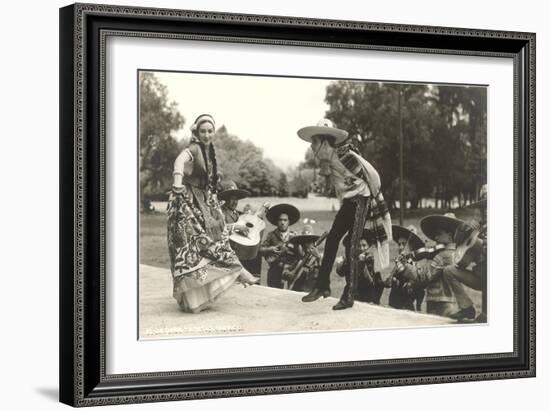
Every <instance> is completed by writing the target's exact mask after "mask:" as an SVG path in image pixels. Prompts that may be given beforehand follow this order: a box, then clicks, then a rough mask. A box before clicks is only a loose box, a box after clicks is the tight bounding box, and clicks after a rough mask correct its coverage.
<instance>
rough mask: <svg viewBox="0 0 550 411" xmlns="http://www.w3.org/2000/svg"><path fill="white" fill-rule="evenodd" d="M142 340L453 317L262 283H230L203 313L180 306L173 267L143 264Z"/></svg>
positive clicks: (343, 327) (436, 322) (431, 322)
mask: <svg viewBox="0 0 550 411" xmlns="http://www.w3.org/2000/svg"><path fill="white" fill-rule="evenodd" d="M139 286H140V288H139V296H140V305H139V315H140V319H139V329H140V338H159V337H176V336H184V337H190V336H197V335H203V336H212V335H229V334H266V333H276V332H297V331H306V332H311V331H331V330H333V331H334V330H350V329H372V328H388V327H412V326H434V325H443V324H449V323H450V320H449V319H446V318H443V317H438V316H433V315H428V314H422V313H414V312H410V311H403V310H395V309H392V308H389V307H382V306H376V305H372V304H367V303H361V302H356V303H355V305H354V307H353V308H352V309H347V310H343V311H334V310H332V306H333V305H334V304H336V302H337V299H336V298H333V297H329V298H326V299H324V300H323V299H321V300H318V301H315V302H313V303H309V304H304V303H302V302H301V300H300V299H301V297H302V295H303V293H298V292H295V291H289V290H279V289H275V288H268V287H264V286H252V287H247V288H244V287H243V286H242V285H240V284H235V285H234V286H232V287H231V288H230V289H229V290H228V291H227V292H226V293H225V294H223V295H222V296H221V297H220V298H219V299H218V301H216V302H215V303H214V304H213V305H212V307H211V308H209V309H208V310H206V311H203V312H201V313H200V314H187V313H184V312H182V311H180V310H179V307H178V305H177V303H176V301H175V300H174V299H173V298H172V280H171V274H170V271H169V270H167V269H163V268H158V267H152V266H148V265H143V264H142V265H140V283H139Z"/></svg>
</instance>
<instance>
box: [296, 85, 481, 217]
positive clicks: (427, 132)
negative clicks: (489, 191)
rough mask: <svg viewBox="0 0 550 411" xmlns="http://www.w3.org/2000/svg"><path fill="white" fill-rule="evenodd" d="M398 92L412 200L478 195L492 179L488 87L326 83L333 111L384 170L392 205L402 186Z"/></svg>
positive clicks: (447, 202)
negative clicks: (488, 147) (489, 175)
mask: <svg viewBox="0 0 550 411" xmlns="http://www.w3.org/2000/svg"><path fill="white" fill-rule="evenodd" d="M399 98H401V105H402V109H401V116H402V129H403V143H404V145H403V157H404V164H403V168H404V175H405V176H406V181H405V189H406V191H407V193H408V195H407V200H409V201H411V206H412V207H416V205H417V204H418V203H419V200H420V199H422V198H423V197H432V196H433V195H436V197H437V198H439V199H440V200H441V202H442V204H443V205H445V206H449V205H450V202H451V200H452V199H453V198H456V197H458V198H459V200H460V199H464V198H466V197H468V196H470V197H471V195H470V194H469V193H472V192H477V189H478V187H479V186H480V185H481V184H482V183H483V182H484V179H485V178H486V177H485V176H486V163H487V153H486V141H487V140H486V135H487V132H486V129H487V122H486V110H487V108H486V100H487V97H486V89H485V88H482V87H465V86H460V87H458V86H434V85H422V84H391V83H381V82H377V83H374V82H371V83H366V82H354V81H336V82H334V83H331V84H330V85H329V86H328V87H327V91H326V97H325V101H326V102H327V104H328V105H329V109H328V111H327V113H326V116H327V117H328V118H330V119H331V120H333V121H334V123H335V124H336V125H337V126H338V127H339V128H342V129H345V130H347V131H348V132H349V133H350V135H351V136H352V138H354V139H355V140H356V142H357V144H358V146H359V147H360V150H361V153H362V155H363V156H364V157H365V158H366V159H367V160H369V161H370V162H371V163H372V164H373V165H374V167H375V168H376V169H377V170H378V172H379V173H380V175H381V179H382V191H383V193H384V196H385V197H386V199H387V202H388V204H389V205H391V204H393V203H394V202H395V200H397V199H398V195H397V194H398V192H399V190H398V189H396V186H395V184H397V187H398V186H399V110H398V106H399V100H398V99H399ZM305 160H306V161H305V163H302V164H308V163H310V160H309V158H307V157H306V159H305ZM396 182H397V183H396ZM407 187H408V188H407Z"/></svg>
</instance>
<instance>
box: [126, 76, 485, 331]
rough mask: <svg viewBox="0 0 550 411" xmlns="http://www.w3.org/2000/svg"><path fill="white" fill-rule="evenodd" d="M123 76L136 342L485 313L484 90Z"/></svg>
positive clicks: (471, 317) (421, 322)
mask: <svg viewBox="0 0 550 411" xmlns="http://www.w3.org/2000/svg"><path fill="white" fill-rule="evenodd" d="M137 81H138V84H137V86H138V107H137V110H138V136H137V138H138V147H139V153H136V156H138V161H139V189H138V193H139V207H140V210H139V213H138V218H139V221H138V226H139V244H138V248H139V251H138V255H139V270H138V271H139V272H138V273H137V276H138V278H137V281H138V294H139V296H138V311H139V318H138V323H139V327H138V329H139V336H138V337H139V338H140V339H157V338H182V337H185V338H188V337H215V336H231V335H254V334H259V335H260V334H273V333H275V334H277V333H312V332H329V331H348V330H349V331H351V330H369V329H387V328H409V327H413V328H418V327H440V326H447V327H449V326H458V325H476V326H477V325H484V324H488V322H489V320H490V315H491V313H490V312H488V309H487V307H488V305H487V295H488V282H487V250H488V239H487V201H488V197H489V191H488V186H487V180H488V178H487V168H488V167H487V152H488V151H487V133H488V127H487V103H488V101H487V99H488V96H487V85H484V84H442V83H433V84H432V83H420V82H402V81H397V80H396V81H387V80H385V81H379V80H376V79H338V78H310V77H290V76H262V75H257V74H254V75H251V74H225V73H201V72H177V71H158V70H155V71H151V70H145V69H142V70H139V71H138V75H137Z"/></svg>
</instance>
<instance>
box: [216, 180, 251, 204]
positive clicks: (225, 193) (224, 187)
mask: <svg viewBox="0 0 550 411" xmlns="http://www.w3.org/2000/svg"><path fill="white" fill-rule="evenodd" d="M220 185H221V188H220V191H219V193H218V198H219V199H220V200H224V201H226V200H227V199H228V198H230V197H237V200H242V199H243V198H246V197H249V196H250V192H249V191H247V190H241V189H239V188H238V187H237V184H235V182H234V181H233V180H227V181H224V182H222V183H221V184H220Z"/></svg>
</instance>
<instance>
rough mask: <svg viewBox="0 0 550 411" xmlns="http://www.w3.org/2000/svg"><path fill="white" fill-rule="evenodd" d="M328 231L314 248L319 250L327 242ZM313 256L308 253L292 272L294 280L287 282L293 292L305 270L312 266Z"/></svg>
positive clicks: (316, 242)
mask: <svg viewBox="0 0 550 411" xmlns="http://www.w3.org/2000/svg"><path fill="white" fill-rule="evenodd" d="M328 233H329V232H328V231H325V232H324V233H323V234H321V236H320V237H319V238H318V239H317V241H315V243H314V244H313V247H314V248H317V247H318V246H320V245H321V244H322V243H323V241H325V239H326V238H327V236H328ZM312 257H313V256H312V254H311V253H307V254H306V255H305V256H304V257H303V258H302V259H301V260H300V261H299V262H298V264H297V265H296V267H295V268H294V270H292V273H291V275H290V277H291V278H293V280H292V281H287V284H286V285H287V287H286V288H288V289H289V290H292V289H293V288H294V285H295V284H296V283H297V282H298V280H299V279H300V278H301V277H302V274H304V272H305V270H304V268H306V267H308V266H309V265H310V264H311V262H312V261H311V260H312Z"/></svg>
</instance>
